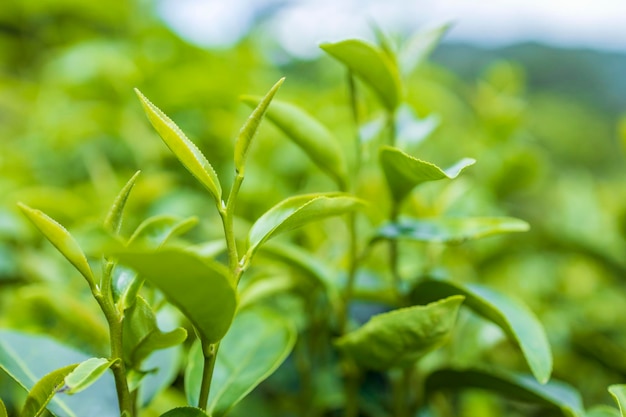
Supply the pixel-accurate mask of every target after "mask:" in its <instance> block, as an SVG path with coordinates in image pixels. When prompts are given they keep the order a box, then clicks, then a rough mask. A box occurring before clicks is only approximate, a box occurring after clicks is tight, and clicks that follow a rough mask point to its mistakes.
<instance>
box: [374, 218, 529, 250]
mask: <svg viewBox="0 0 626 417" xmlns="http://www.w3.org/2000/svg"><path fill="white" fill-rule="evenodd" d="M528 229H529V225H528V223H526V222H525V221H522V220H519V219H515V218H512V217H468V218H455V217H443V218H435V219H409V218H403V219H401V220H399V221H398V222H397V223H389V224H386V225H384V226H383V227H381V228H380V229H378V231H377V233H376V236H375V238H382V239H390V240H398V239H408V240H416V241H419V242H438V243H446V244H449V245H458V244H461V243H463V242H466V241H468V240H473V239H479V238H482V237H487V236H492V235H496V234H501V233H511V232H525V231H527V230H528Z"/></svg>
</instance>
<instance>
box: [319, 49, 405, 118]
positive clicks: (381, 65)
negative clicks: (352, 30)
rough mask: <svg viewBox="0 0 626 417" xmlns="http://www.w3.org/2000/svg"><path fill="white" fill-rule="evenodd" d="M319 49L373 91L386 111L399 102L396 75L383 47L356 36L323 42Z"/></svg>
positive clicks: (398, 84)
mask: <svg viewBox="0 0 626 417" xmlns="http://www.w3.org/2000/svg"><path fill="white" fill-rule="evenodd" d="M320 48H322V49H323V50H324V51H325V52H326V53H328V54H329V55H331V56H332V57H334V58H336V59H337V60H339V61H340V62H341V63H343V64H344V65H345V66H347V67H348V69H349V70H350V71H352V72H353V73H354V74H355V75H356V76H357V77H359V78H360V79H361V80H362V81H363V82H365V84H367V85H368V86H369V87H370V88H371V89H372V90H374V92H375V93H376V94H377V95H378V97H379V99H380V100H381V103H382V104H383V105H384V106H385V107H386V108H387V109H388V110H390V111H393V110H395V108H396V107H397V106H398V104H400V101H401V96H402V86H401V84H400V74H399V72H398V68H397V66H396V65H395V63H394V62H393V61H392V60H391V59H389V57H388V56H387V54H386V53H385V52H384V51H383V50H381V49H379V48H377V47H376V46H374V45H371V44H369V43H367V42H364V41H362V40H358V39H348V40H344V41H340V42H336V43H323V44H321V45H320Z"/></svg>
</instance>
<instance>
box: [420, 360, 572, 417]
mask: <svg viewBox="0 0 626 417" xmlns="http://www.w3.org/2000/svg"><path fill="white" fill-rule="evenodd" d="M465 388H479V389H486V390H489V391H493V392H495V393H497V394H499V395H502V396H504V397H507V398H510V399H512V400H517V401H523V402H529V403H534V404H538V405H542V406H545V407H547V408H549V409H552V410H555V411H557V412H559V414H560V415H562V416H564V417H583V416H584V411H583V410H584V408H583V404H582V399H581V398H580V394H578V392H577V391H576V390H574V389H573V388H572V387H570V386H569V385H566V384H564V383H562V382H556V381H551V382H549V383H547V384H545V385H542V384H539V383H538V382H537V381H536V380H535V379H534V378H531V377H530V376H525V375H518V374H514V373H509V372H507V373H505V372H502V371H498V372H495V371H484V370H477V369H468V370H456V369H442V370H439V371H435V372H433V373H432V374H430V375H429V376H428V377H427V378H426V382H425V390H426V393H427V395H429V394H431V393H433V392H434V391H439V390H458V389H465Z"/></svg>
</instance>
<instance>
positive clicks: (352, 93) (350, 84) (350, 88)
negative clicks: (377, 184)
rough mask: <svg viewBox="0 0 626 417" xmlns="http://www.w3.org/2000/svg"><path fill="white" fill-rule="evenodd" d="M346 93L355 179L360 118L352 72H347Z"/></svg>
mask: <svg viewBox="0 0 626 417" xmlns="http://www.w3.org/2000/svg"><path fill="white" fill-rule="evenodd" d="M348 92H349V95H350V109H351V110H352V120H353V122H354V145H355V149H354V151H355V161H354V177H355V178H356V177H357V175H358V173H359V171H360V169H361V164H362V155H361V133H360V131H359V126H360V125H361V117H360V115H359V105H358V95H357V89H356V82H355V80H354V75H353V74H352V71H348Z"/></svg>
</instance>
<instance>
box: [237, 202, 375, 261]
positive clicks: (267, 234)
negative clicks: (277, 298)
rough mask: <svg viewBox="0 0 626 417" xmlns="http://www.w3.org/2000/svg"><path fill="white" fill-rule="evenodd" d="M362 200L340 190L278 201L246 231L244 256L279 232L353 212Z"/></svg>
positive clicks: (249, 255)
mask: <svg viewBox="0 0 626 417" xmlns="http://www.w3.org/2000/svg"><path fill="white" fill-rule="evenodd" d="M362 205H363V203H362V201H361V200H359V199H357V198H355V197H352V196H350V195H348V194H343V193H324V194H305V195H299V196H295V197H290V198H287V199H286V200H283V201H281V202H280V203H278V204H277V205H275V206H274V207H272V208H271V209H269V210H268V211H267V212H266V213H265V214H263V215H262V216H261V217H260V218H259V219H257V221H256V222H255V223H254V225H253V226H252V228H251V229H250V232H249V234H248V255H247V257H248V259H249V258H250V257H251V256H252V255H253V254H254V252H255V251H256V249H257V248H258V246H259V245H261V244H262V243H264V242H265V241H267V240H269V239H271V238H272V237H274V236H276V235H277V234H279V233H284V232H287V231H290V230H293V229H296V228H298V227H301V226H303V225H305V224H307V223H311V222H314V221H318V220H321V219H324V218H327V217H332V216H339V215H341V214H346V213H348V212H351V211H354V210H356V209H357V208H359V207H360V206H362Z"/></svg>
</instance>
